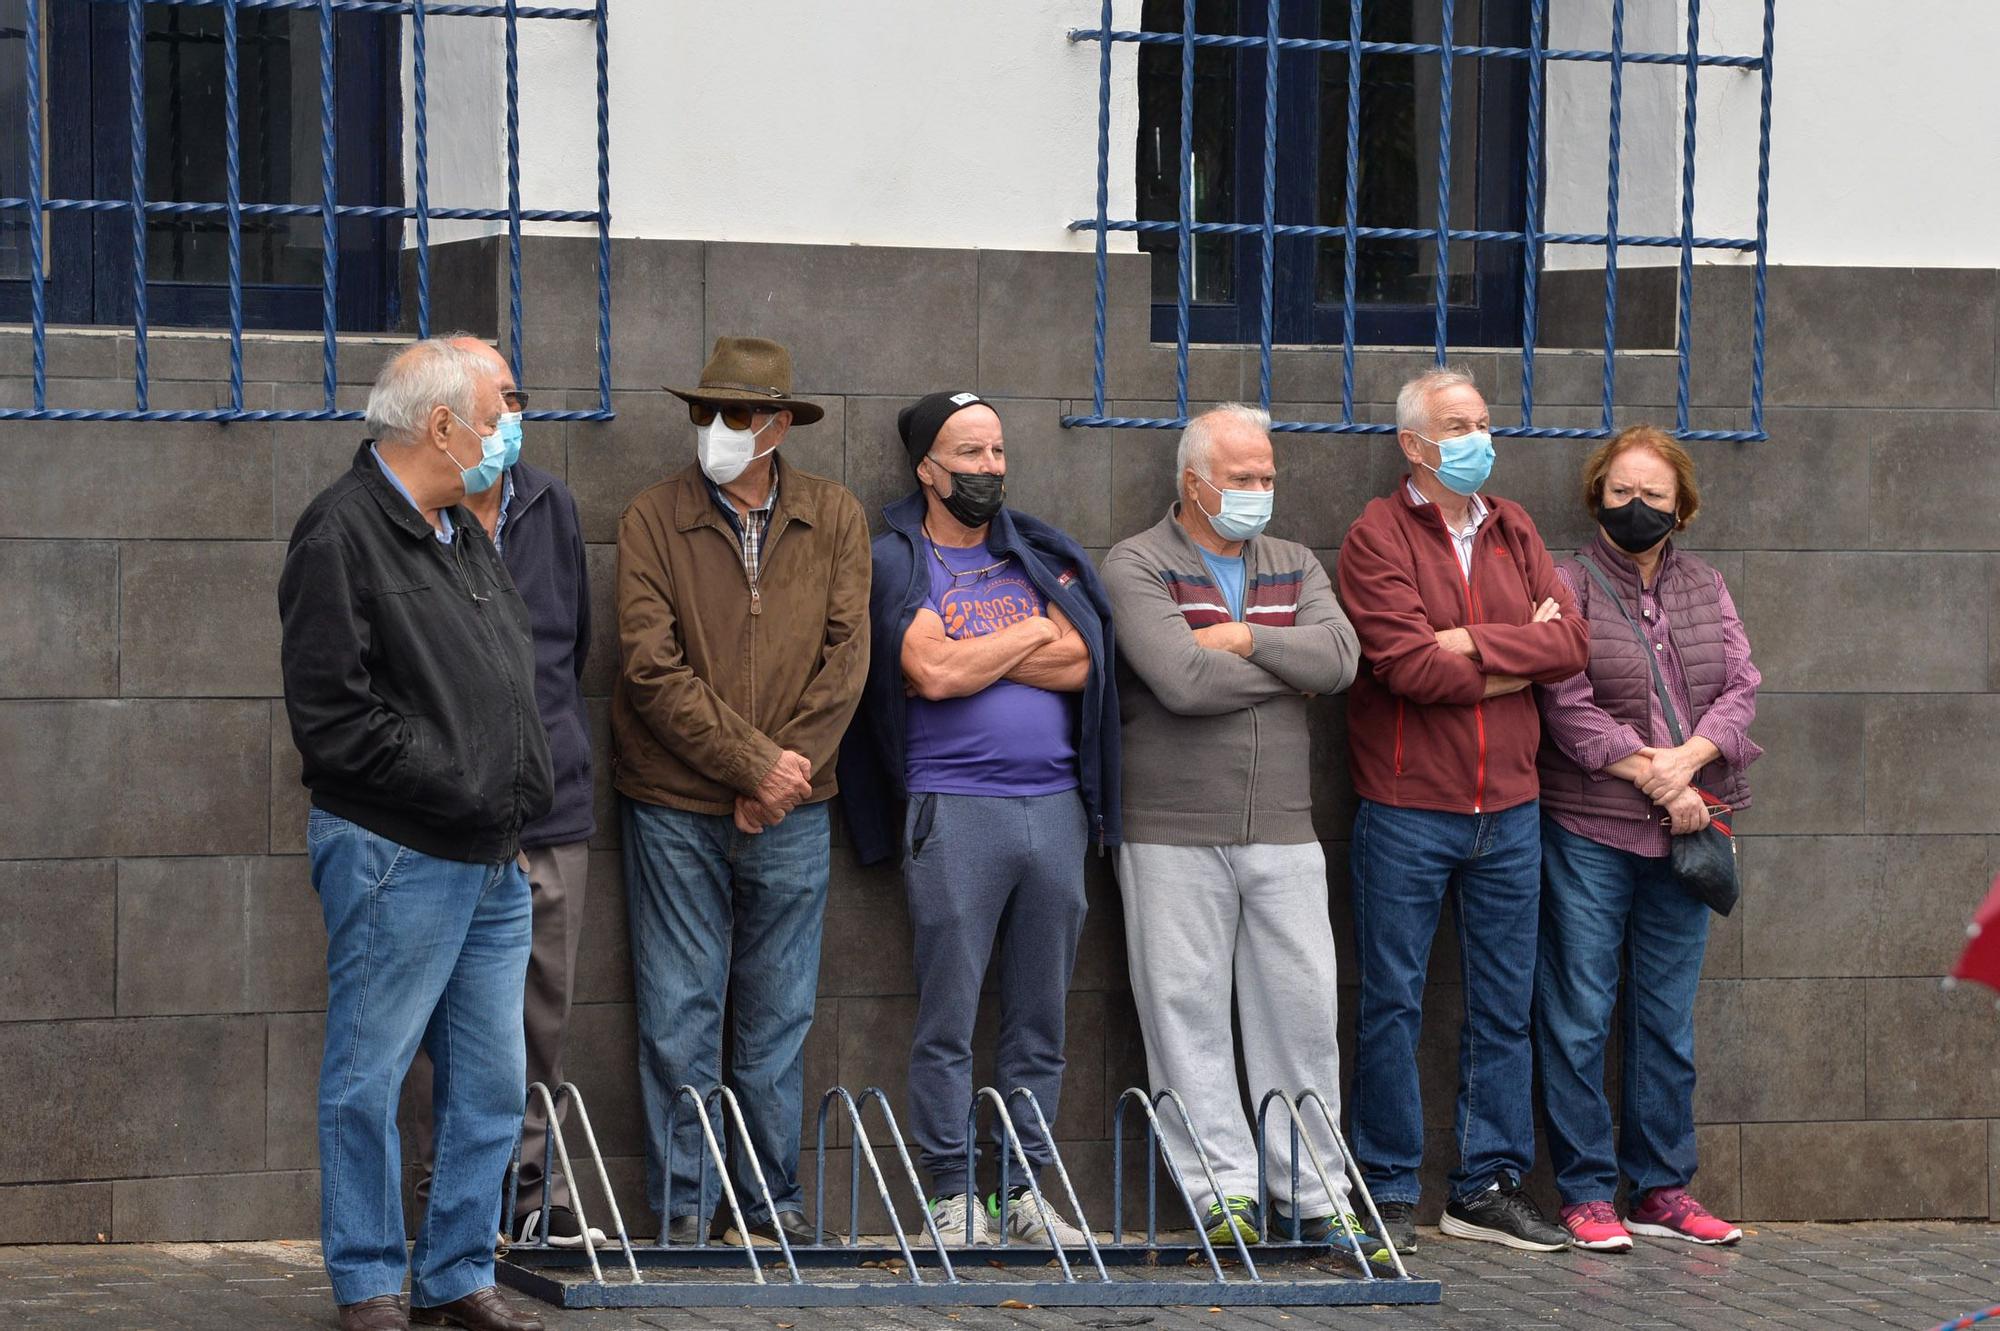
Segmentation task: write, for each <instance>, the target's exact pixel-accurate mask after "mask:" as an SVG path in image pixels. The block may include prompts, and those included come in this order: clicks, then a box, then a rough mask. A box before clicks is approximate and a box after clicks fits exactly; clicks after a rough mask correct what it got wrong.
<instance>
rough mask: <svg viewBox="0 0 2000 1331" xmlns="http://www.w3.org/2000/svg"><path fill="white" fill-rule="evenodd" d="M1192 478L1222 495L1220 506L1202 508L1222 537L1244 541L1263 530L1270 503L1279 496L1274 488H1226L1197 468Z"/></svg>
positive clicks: (1269, 516)
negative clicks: (1216, 508)
mask: <svg viewBox="0 0 2000 1331" xmlns="http://www.w3.org/2000/svg"><path fill="white" fill-rule="evenodd" d="M1195 479H1196V480H1198V481H1200V482H1201V483H1202V484H1203V485H1206V486H1207V487H1208V488H1209V489H1211V490H1213V491H1215V492H1216V493H1217V494H1219V495H1221V496H1222V507H1221V508H1219V509H1218V510H1216V511H1215V512H1213V513H1211V512H1209V511H1208V510H1207V509H1206V508H1203V509H1202V510H1201V512H1202V516H1203V517H1205V518H1207V519H1208V525H1209V526H1211V527H1213V528H1215V534H1216V535H1217V536H1220V537H1221V538H1222V539H1223V540H1225V541H1247V540H1249V539H1250V538H1251V537H1253V536H1255V535H1257V534H1258V533H1260V532H1262V531H1263V530H1264V525H1265V524H1266V523H1268V522H1269V521H1270V520H1271V503H1272V501H1273V500H1275V499H1276V498H1277V497H1278V492H1277V491H1275V490H1225V489H1223V488H1222V487H1221V486H1219V485H1217V484H1216V483H1215V482H1213V481H1211V480H1209V479H1208V478H1207V477H1206V476H1203V475H1201V474H1200V473H1199V472H1197V473H1195Z"/></svg>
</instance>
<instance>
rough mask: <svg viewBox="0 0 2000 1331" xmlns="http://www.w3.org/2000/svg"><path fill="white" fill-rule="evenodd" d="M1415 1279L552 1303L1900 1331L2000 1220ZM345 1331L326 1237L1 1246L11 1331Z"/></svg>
mask: <svg viewBox="0 0 2000 1331" xmlns="http://www.w3.org/2000/svg"><path fill="white" fill-rule="evenodd" d="M1414 1256H1415V1260H1413V1261H1412V1262H1411V1263H1410V1266H1411V1270H1412V1272H1413V1274H1416V1275H1420V1276H1426V1277H1434V1278H1436V1279H1439V1280H1442V1281H1443V1282H1444V1303H1443V1306H1442V1307H1434V1308H1413V1309H1318V1310H1315V1309H1298V1310H1293V1311H1286V1310H1281V1309H1275V1308H1269V1309H1231V1310H1227V1311H1222V1312H1213V1313H1212V1312H1209V1311H1208V1310H1207V1309H1206V1308H1205V1307H1202V1306H1192V1307H1179V1308H1157V1309H1152V1308H1139V1309H1135V1308H1102V1309H1092V1308H1079V1309H1039V1308H1032V1309H974V1308H965V1309H958V1310H955V1311H953V1312H943V1311H931V1310H928V1309H920V1308H904V1309H894V1310H890V1309H865V1308H864V1309H818V1310H815V1309H806V1310H800V1311H792V1310H777V1311H773V1310H769V1309H766V1310H763V1311H757V1312H751V1311H745V1310H730V1309H699V1310H695V1311H660V1312H648V1313H631V1312H592V1313H578V1312H571V1313H563V1312H556V1311H554V1310H544V1312H543V1317H544V1320H545V1321H546V1322H547V1323H548V1327H549V1331H654V1329H655V1328H674V1329H679V1328H686V1329H687V1331H714V1329H718V1328H720V1329H723V1331H785V1329H789V1328H793V1327H797V1328H802V1329H810V1331H817V1329H818V1328H821V1327H830V1328H847V1329H850V1331H875V1329H876V1328H882V1329H883V1331H913V1329H914V1328H935V1329H936V1331H985V1329H988V1328H1003V1327H1004V1328H1022V1327H1028V1328H1038V1329H1039V1328H1046V1329H1047V1331H1114V1329H1115V1331H1124V1329H1125V1328H1145V1331H1196V1328H1201V1329H1202V1331H1215V1328H1225V1327H1226V1328H1237V1327H1256V1328H1261V1329H1263V1331H1306V1328H1312V1327H1336V1328H1374V1327H1396V1328H1404V1327H1452V1328H1464V1331H1485V1329H1487V1328H1492V1329H1493V1331H1501V1329H1503V1328H1516V1327H1541V1328H1564V1329H1572V1331H1581V1329H1582V1328H1586V1327H1587V1328H1598V1327H1616V1328H1679V1329H1680V1331H1736V1329H1737V1328H1762V1327H1774V1328H1801V1329H1803V1328H1815V1329H1818V1328H1846V1327H1871V1328H1879V1327H1897V1328H1907V1329H1908V1331H1930V1328H1932V1327H1935V1326H1936V1325H1937V1324H1938V1323H1940V1322H1943V1321H1945V1320H1947V1319H1948V1318H1955V1317H1959V1316H1962V1315H1964V1314H1966V1313H1970V1312H1974V1311H1977V1310H1979V1309H1981V1308H1984V1307H1987V1306H1989V1305H1991V1304H1994V1303H2000V1226H1995V1225H1974V1224H1893V1225H1892V1224H1868V1225H1761V1226H1757V1227H1755V1228H1754V1229H1753V1230H1752V1231H1751V1232H1750V1234H1749V1236H1748V1237H1746V1238H1745V1240H1744V1242H1743V1244H1742V1246H1741V1247H1739V1248H1736V1249H1733V1250H1724V1249H1701V1248H1692V1247H1689V1246H1687V1245H1683V1244H1669V1243H1661V1242H1652V1241H1648V1240H1643V1239H1642V1240H1640V1243H1639V1247H1638V1249H1637V1250H1636V1251H1634V1252H1632V1253H1630V1254H1627V1255H1625V1256H1622V1257H1610V1256H1599V1255H1596V1254H1590V1253H1581V1252H1576V1253H1562V1254H1556V1255H1553V1256H1538V1255H1534V1254H1528V1253H1516V1252H1511V1251H1507V1250H1505V1249H1500V1248H1495V1247H1489V1246H1487V1245H1484V1244H1476V1243H1460V1242H1453V1241H1451V1240H1447V1239H1440V1238H1438V1237H1437V1235H1436V1233H1435V1231H1428V1232H1426V1233H1425V1234H1424V1235H1423V1241H1422V1244H1421V1246H1420V1247H1419V1249H1418V1251H1417V1252H1416V1254H1415V1255H1414ZM333 1325H334V1316H333V1309H332V1305H331V1304H330V1303H329V1301H328V1292H327V1287H326V1276H325V1273H324V1272H323V1271H322V1270H321V1269H320V1266H319V1254H318V1250H317V1248H315V1247H314V1246H313V1245H312V1244H310V1243H232V1244H160V1245H117V1246H106V1247H62V1248H0V1327H5V1328H14V1327H57V1328H72V1327H73V1328H79V1329H83V1328H107V1329H110V1328H117V1329H118V1331H141V1329H142V1328H145V1329H157V1331H185V1329H189V1328H192V1329H193V1331H222V1329H223V1328H227V1329H228V1331H302V1329H303V1328H308V1327H331V1326H333Z"/></svg>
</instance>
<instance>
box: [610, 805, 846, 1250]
mask: <svg viewBox="0 0 2000 1331" xmlns="http://www.w3.org/2000/svg"><path fill="white" fill-rule="evenodd" d="M623 805H624V833H625V901H626V908H627V911H628V913H629V915H630V917H631V925H632V976H633V980H634V987H635V988H636V990H637V994H638V1009H639V1093H640V1096H641V1098H642V1100H643V1102H644V1105H645V1110H646V1200H647V1202H648V1204H649V1205H650V1206H651V1207H652V1208H653V1211H654V1213H655V1214H656V1215H658V1216H659V1217H660V1219H661V1221H662V1222H665V1221H667V1220H671V1219H677V1218H679V1217H681V1216H690V1215H691V1216H701V1217H704V1218H706V1217H708V1216H710V1215H712V1214H714V1211H715V1206H716V1201H717V1198H718V1197H719V1196H720V1195H721V1191H722V1181H721V1179H720V1178H718V1177H717V1175H716V1171H715V1168H714V1165H713V1164H712V1163H711V1162H709V1160H708V1153H707V1148H706V1146H705V1145H704V1143H703V1140H702V1135H701V1124H700V1121H699V1120H698V1119H697V1118H696V1117H695V1113H694V1110H693V1108H692V1106H691V1105H689V1104H688V1103H686V1102H679V1103H678V1107H677V1100H676V1097H677V1095H678V1092H679V1091H680V1088H681V1087H683V1086H693V1087H695V1088H696V1090H698V1091H700V1092H701V1093H702V1094H704V1095H706V1094H707V1093H708V1092H709V1091H710V1090H712V1089H713V1088H715V1087H716V1086H719V1085H721V1084H722V1009H723V1000H724V999H725V998H727V999H728V1000H729V1001H730V1003H731V1005H732V1008H733V1012H734V1021H733V1026H734V1029H733V1031H732V1038H731V1041H730V1049H729V1055H730V1056H729V1084H730V1086H731V1087H732V1088H733V1089H734V1090H735V1092H736V1098H737V1102H738V1103H739V1104H740V1105H741V1106H742V1109H743V1118H744V1123H745V1125H746V1126H747V1127H748V1129H749V1133H750V1142H749V1145H750V1146H751V1147H752V1148H754V1149H755V1151H756V1152H757V1159H758V1162H759V1163H760V1164H762V1166H763V1169H764V1181H765V1183H766V1184H767V1185H769V1187H770V1189H771V1200H772V1207H766V1206H765V1205H764V1200H763V1196H762V1194H761V1193H760V1192H759V1190H758V1187H757V1181H756V1176H755V1175H754V1174H753V1173H752V1172H751V1170H750V1167H749V1162H748V1161H747V1160H746V1159H745V1158H744V1155H743V1152H742V1151H741V1150H740V1149H739V1150H736V1151H733V1152H731V1170H730V1173H731V1175H732V1177H733V1180H734V1186H735V1189H736V1200H737V1203H738V1204H739V1205H740V1206H741V1207H742V1208H743V1215H744V1218H745V1220H746V1221H747V1222H748V1223H750V1224H753V1225H754V1224H757V1223H759V1222H760V1221H762V1220H765V1219H767V1218H769V1215H770V1211H771V1209H773V1208H775V1209H776V1210H779V1211H799V1210H803V1209H804V1202H803V1201H802V1200H801V1197H800V1193H799V1123H800V1114H801V1110H800V1098H799V1097H800V1092H801V1084H802V1082H803V1080H804V1077H805V1044H806V1032H807V1031H808V1030H810V1029H811V1027H812V1019H813V1000H814V998H815V996H816V995H817V993H818V989H819V942H820V926H821V924H822V923H823V922H824V920H825V916H826V883H827V874H828V871H829V868H830V852H829V850H828V844H827V806H826V804H825V803H820V804H806V805H801V806H800V807H799V808H796V809H794V810H792V812H791V813H790V814H789V815H787V816H786V818H785V819H784V821H782V822H780V823H779V824H777V825H776V826H775V827H767V828H765V829H764V831H762V832H761V833H758V834H757V835H755V836H750V835H746V834H745V833H743V832H740V831H738V830H737V828H736V823H735V821H734V819H732V818H730V817H729V816H728V815H727V814H705V813H688V812H685V811H683V810H680V809H669V808H663V807H661V806H660V805H657V804H644V803H640V802H639V801H636V800H629V799H628V800H625V801H623ZM716 1115H717V1116H716V1117H714V1118H712V1120H711V1121H712V1122H713V1123H714V1125H715V1132H716V1138H717V1140H718V1141H726V1140H728V1137H727V1135H726V1134H725V1132H724V1122H725V1119H724V1117H723V1116H721V1111H720V1109H719V1107H718V1108H717V1110H716ZM670 1118H671V1119H672V1121H673V1151H672V1169H671V1171H669V1169H668V1152H667V1126H668V1120H669V1119H670ZM730 1126H731V1129H732V1130H733V1124H732V1125H730ZM670 1172H671V1187H670V1186H669V1182H670V1180H669V1173H670ZM697 1180H700V1181H701V1182H700V1183H698V1182H697ZM703 1184H705V1186H703Z"/></svg>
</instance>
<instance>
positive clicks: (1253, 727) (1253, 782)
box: [1243, 707, 1260, 845]
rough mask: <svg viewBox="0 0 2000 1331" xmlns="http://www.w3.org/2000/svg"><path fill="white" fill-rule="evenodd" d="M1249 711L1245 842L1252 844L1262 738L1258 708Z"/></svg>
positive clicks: (1244, 806)
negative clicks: (1258, 761)
mask: <svg viewBox="0 0 2000 1331" xmlns="http://www.w3.org/2000/svg"><path fill="white" fill-rule="evenodd" d="M1249 712H1250V788H1249V789H1248V790H1247V791H1246V792H1245V793H1244V797H1243V843H1244V844H1245V845H1248V844H1250V824H1251V820H1252V818H1253V817H1254V815H1255V812H1256V808H1257V748H1258V743H1259V738H1260V737H1259V735H1258V733H1257V709H1256V708H1255V707H1252V708H1250V709H1249Z"/></svg>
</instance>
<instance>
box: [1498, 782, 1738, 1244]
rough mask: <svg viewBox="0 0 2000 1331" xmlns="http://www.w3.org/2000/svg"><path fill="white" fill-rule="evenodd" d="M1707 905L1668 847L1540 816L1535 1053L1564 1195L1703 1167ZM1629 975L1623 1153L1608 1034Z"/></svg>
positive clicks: (1684, 1177)
mask: <svg viewBox="0 0 2000 1331" xmlns="http://www.w3.org/2000/svg"><path fill="white" fill-rule="evenodd" d="M1707 946H1708V907H1706V906H1704V905H1702V903H1701V902H1699V901H1697V900H1696V899H1695V898H1694V896H1693V895H1691V894H1690V893H1689V892H1688V891H1687V890H1686V889H1684V888H1682V887H1681V886H1680V884H1678V883H1676V882H1675V881H1674V880H1673V871H1672V861H1670V860H1669V859H1668V858H1667V857H1666V856H1664V855H1662V856H1658V857H1654V856H1650V855H1634V854H1631V853H1630V852H1629V851H1623V850H1614V849H1612V848H1611V847H1610V846H1605V845H1600V844H1598V843H1597V842H1595V841H1592V840H1591V839H1590V838H1588V837H1581V836H1578V835H1576V834H1575V833H1574V832H1571V831H1568V830H1567V829H1565V828H1563V827H1562V826H1560V825H1559V824H1558V823H1557V822H1556V821H1555V819H1553V818H1543V819H1542V956H1541V961H1540V963H1539V964H1538V966H1537V968H1536V972H1535V1051H1536V1054H1537V1056H1538V1057H1539V1059H1540V1061H1541V1066H1542V1099H1543V1102H1544V1103H1545V1104H1546V1105H1547V1107H1548V1111H1549V1161H1550V1163H1551V1164H1553V1165H1554V1166H1555V1169H1556V1188H1557V1190H1558V1191H1559V1192H1560V1193H1561V1194H1562V1199H1563V1203H1564V1205H1573V1204H1575V1203H1577V1202H1598V1201H1603V1202H1608V1201H1610V1200H1611V1196H1612V1194H1613V1192H1615V1191H1616V1190H1617V1187H1618V1174H1619V1172H1620V1171H1621V1170H1622V1171H1623V1172H1624V1174H1625V1177H1626V1178H1628V1179H1630V1180H1631V1182H1632V1191H1633V1195H1634V1196H1635V1197H1636V1196H1638V1195H1639V1194H1641V1193H1645V1192H1649V1191H1651V1190H1652V1189H1654V1188H1676V1187H1686V1186H1687V1184H1688V1182H1689V1181H1690V1180H1692V1179H1693V1178H1694V1171H1695V1149H1694V995H1695V985H1696V983H1697V981H1699V980H1700V979H1701V958H1702V953H1703V952H1704V951H1705V950H1706V949H1707ZM1621 962H1622V966H1623V970H1624V975H1625V1028H1624V1045H1625V1048H1624V1059H1623V1064H1622V1069H1623V1071H1622V1074H1621V1082H1622V1086H1623V1091H1622V1096H1621V1105H1620V1110H1619V1128H1618V1150H1617V1156H1616V1161H1615V1163H1614V1160H1613V1156H1612V1147H1611V1106H1610V1103H1609V1102H1608V1101H1607V1100H1606V1099H1605V1096H1604V1041H1605V1037H1606V1036H1607V1035H1608V1034H1609V1032H1610V1030H1611V1010H1612V1008H1613V1006H1615V1005H1616V1003H1617V1000H1618V982H1619V971H1620V969H1621Z"/></svg>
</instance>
